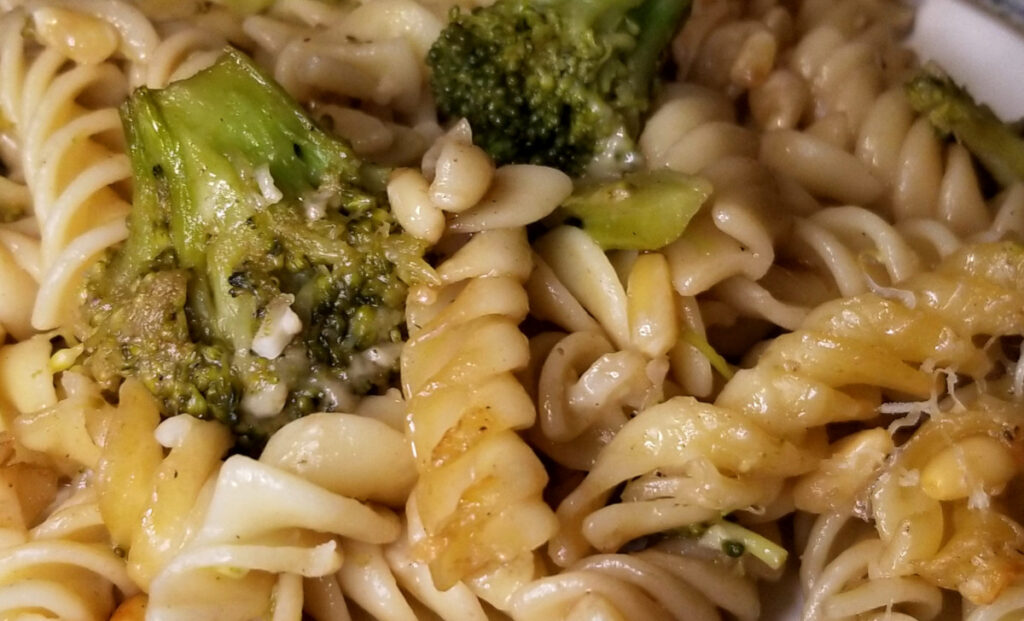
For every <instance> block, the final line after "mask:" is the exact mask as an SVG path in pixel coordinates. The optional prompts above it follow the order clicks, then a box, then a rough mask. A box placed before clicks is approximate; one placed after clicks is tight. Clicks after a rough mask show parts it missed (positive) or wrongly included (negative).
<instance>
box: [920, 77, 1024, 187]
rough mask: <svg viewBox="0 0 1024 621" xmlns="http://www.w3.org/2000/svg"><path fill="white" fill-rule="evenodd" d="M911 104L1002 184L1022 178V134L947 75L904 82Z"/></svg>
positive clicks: (1023, 156)
mask: <svg viewBox="0 0 1024 621" xmlns="http://www.w3.org/2000/svg"><path fill="white" fill-rule="evenodd" d="M907 96H908V98H909V99H910V104H911V105H912V106H913V108H914V109H915V110H916V111H917V112H918V113H920V114H924V115H926V116H927V117H928V120H929V121H930V122H931V124H932V125H934V126H935V127H936V128H937V129H938V130H939V131H941V132H942V133H943V134H947V135H948V134H952V135H953V136H954V137H955V138H956V139H957V140H958V141H960V142H961V143H963V144H964V146H966V147H967V149H968V150H969V151H970V152H971V153H973V154H974V156H975V157H977V158H978V161H980V162H981V164H982V166H984V167H985V169H986V170H988V171H989V173H991V174H992V177H993V178H994V179H995V180H996V181H997V182H998V183H999V184H1000V185H1001V186H1003V187H1006V186H1009V185H1011V184H1013V183H1015V182H1018V181H1024V138H1022V137H1021V136H1020V135H1019V134H1018V133H1017V132H1015V131H1014V130H1013V129H1012V128H1011V127H1010V126H1009V125H1007V124H1006V123H1003V122H1002V121H1000V120H999V118H998V117H997V116H996V115H995V113H993V112H992V110H991V109H990V108H988V107H987V106H983V105H980V104H978V103H976V102H975V101H974V99H972V98H971V96H970V94H969V93H967V91H965V90H964V89H963V88H961V87H960V86H958V85H957V84H955V83H954V82H953V81H952V80H950V79H949V78H948V77H945V76H940V75H934V74H931V73H921V74H919V75H917V76H915V77H914V78H913V79H912V80H911V81H910V82H908V83H907Z"/></svg>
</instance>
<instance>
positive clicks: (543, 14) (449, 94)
mask: <svg viewBox="0 0 1024 621" xmlns="http://www.w3.org/2000/svg"><path fill="white" fill-rule="evenodd" d="M689 10H690V2H689V0H498V1H497V2H495V3H494V4H493V5H491V6H489V7H485V8H477V9H474V10H473V11H472V12H470V13H466V12H461V11H460V10H459V9H458V8H457V7H456V8H454V9H452V13H451V17H450V21H449V23H448V25H447V26H446V27H445V28H444V30H443V31H442V32H441V36H440V37H439V38H438V39H437V41H435V43H434V45H433V46H432V47H431V49H430V53H429V54H428V56H427V62H428V64H429V65H430V67H431V69H432V73H431V78H430V83H431V87H432V90H433V92H434V97H435V99H436V101H437V106H438V110H439V111H440V113H441V114H442V115H443V116H445V117H448V118H466V119H468V120H469V123H470V125H471V126H472V128H473V139H474V141H475V142H476V143H477V144H478V145H480V146H481V147H483V148H484V150H486V151H487V152H488V153H489V154H490V155H491V157H493V158H494V159H495V161H497V162H498V163H509V162H520V163H535V164H545V165H548V166H554V167H556V168H560V169H561V170H563V171H565V172H567V173H569V174H571V175H574V176H580V175H585V174H591V175H596V176H614V174H615V173H617V172H620V171H623V170H628V169H631V168H635V167H636V166H637V165H638V160H639V155H638V154H637V152H636V149H635V144H634V141H635V139H636V137H637V135H638V133H639V130H640V126H641V123H642V121H643V118H644V115H645V113H646V112H647V109H648V108H649V106H650V100H651V94H652V89H653V86H654V84H655V80H656V78H657V76H658V73H659V70H660V68H661V64H662V59H663V56H664V51H665V48H666V47H667V45H668V43H669V42H670V41H671V40H672V37H673V35H674V34H675V33H676V31H677V29H678V28H679V25H680V24H681V22H682V21H683V20H684V19H685V18H686V16H687V15H688V14H689Z"/></svg>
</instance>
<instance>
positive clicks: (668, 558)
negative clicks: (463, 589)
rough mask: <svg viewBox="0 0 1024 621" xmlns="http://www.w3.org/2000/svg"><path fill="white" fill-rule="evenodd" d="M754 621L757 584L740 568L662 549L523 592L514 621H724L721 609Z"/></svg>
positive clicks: (603, 560) (589, 566)
mask: <svg viewBox="0 0 1024 621" xmlns="http://www.w3.org/2000/svg"><path fill="white" fill-rule="evenodd" d="M719 607H721V608H724V609H726V610H727V611H728V612H730V613H731V614H732V615H733V616H734V617H735V618H737V619H742V620H745V621H753V620H754V619H757V618H758V615H759V611H760V607H759V603H758V600H757V592H756V588H755V587H754V584H753V582H752V581H751V580H750V579H748V578H744V577H742V576H739V575H737V573H736V572H735V568H734V567H730V566H729V565H728V564H722V563H718V562H715V560H713V559H701V558H691V557H687V556H683V555H679V554H676V553H674V552H668V551H663V550H659V549H656V548H652V549H648V550H644V551H642V552H636V553H632V554H621V553H620V554H595V555H592V556H589V557H587V558H584V559H582V560H581V561H579V562H578V563H576V564H575V565H573V566H572V567H570V568H567V569H566V570H564V571H562V572H560V573H558V574H555V575H552V576H547V577H544V578H541V579H538V580H537V581H536V582H534V583H531V584H530V585H528V586H526V587H524V588H522V589H521V590H519V591H518V592H517V593H516V595H515V598H514V601H513V605H512V618H513V619H516V620H517V621H520V620H522V621H527V620H530V619H576V618H594V617H598V618H608V617H611V618H614V617H616V616H618V617H621V618H627V619H701V620H703V619H708V620H717V619H720V618H721V617H720V615H719V612H718V608H719Z"/></svg>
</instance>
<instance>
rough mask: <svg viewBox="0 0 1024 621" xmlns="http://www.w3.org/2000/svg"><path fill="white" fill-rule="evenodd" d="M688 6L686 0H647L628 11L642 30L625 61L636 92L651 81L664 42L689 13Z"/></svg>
mask: <svg viewBox="0 0 1024 621" xmlns="http://www.w3.org/2000/svg"><path fill="white" fill-rule="evenodd" d="M690 8H691V3H690V1H689V0H685V1H682V2H681V1H680V0H649V1H648V2H645V3H643V4H641V5H640V6H639V7H637V9H636V10H635V11H634V12H633V13H632V16H633V18H634V19H636V21H637V23H638V24H639V26H640V32H641V33H642V34H641V35H640V36H639V37H638V38H637V46H636V48H635V49H634V50H633V53H632V54H631V55H630V57H629V60H628V61H627V63H626V64H627V66H628V67H629V74H628V75H630V76H631V80H632V82H633V85H634V88H635V89H636V90H637V92H641V89H642V88H644V86H645V85H649V84H651V83H652V82H653V80H654V78H655V77H656V76H655V74H656V72H657V71H658V68H659V67H660V66H661V59H662V56H663V55H664V53H665V50H666V49H667V47H668V44H669V43H671V42H672V38H673V37H674V36H675V34H676V31H677V30H678V28H679V24H680V23H682V22H683V20H685V19H686V18H687V17H688V16H689V14H690Z"/></svg>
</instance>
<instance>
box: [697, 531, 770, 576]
mask: <svg viewBox="0 0 1024 621" xmlns="http://www.w3.org/2000/svg"><path fill="white" fill-rule="evenodd" d="M700 543H701V545H704V546H707V547H709V548H713V549H719V550H722V551H723V552H724V553H725V554H727V555H729V556H740V555H742V554H750V555H751V556H753V557H754V558H756V559H758V560H760V561H761V562H763V563H764V564H765V565H767V566H768V567H770V568H772V569H780V568H781V567H782V566H783V565H785V564H786V559H787V558H788V556H789V552H787V551H786V549H785V548H783V547H782V546H780V545H779V544H777V543H775V542H774V541H772V540H770V539H768V538H766V537H764V536H762V535H759V534H757V533H755V532H754V531H752V530H750V529H749V528H745V527H743V526H740V525H739V524H736V523H735V522H729V521H727V520H722V521H720V522H716V523H715V524H713V525H712V526H711V527H709V528H708V529H707V530H706V531H705V532H704V534H703V535H702V536H701V538H700ZM734 552H739V553H738V554H733V553H734Z"/></svg>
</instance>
